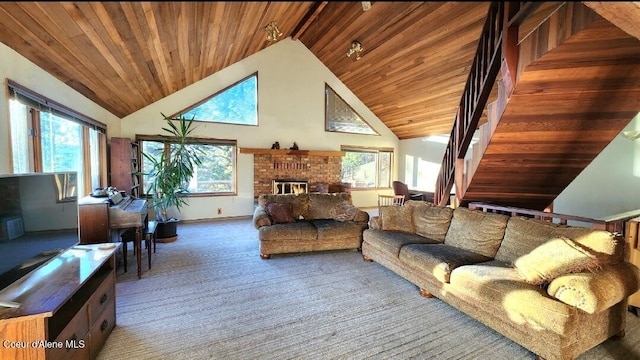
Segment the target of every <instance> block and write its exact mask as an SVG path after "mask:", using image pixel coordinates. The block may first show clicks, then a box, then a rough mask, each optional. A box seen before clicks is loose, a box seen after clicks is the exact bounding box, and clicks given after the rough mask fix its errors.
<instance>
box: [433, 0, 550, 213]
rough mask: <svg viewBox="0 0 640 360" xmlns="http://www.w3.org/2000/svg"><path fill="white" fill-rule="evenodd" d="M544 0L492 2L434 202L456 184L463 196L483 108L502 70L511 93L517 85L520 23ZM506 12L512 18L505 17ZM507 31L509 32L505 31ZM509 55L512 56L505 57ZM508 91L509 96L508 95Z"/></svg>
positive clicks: (441, 202)
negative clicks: (468, 159)
mask: <svg viewBox="0 0 640 360" xmlns="http://www.w3.org/2000/svg"><path fill="white" fill-rule="evenodd" d="M539 6H540V3H534V2H522V3H517V2H516V3H514V2H510V3H505V2H492V3H491V4H490V6H489V11H488V14H487V20H486V21H485V24H484V27H483V30H482V33H481V36H480V40H479V41H478V49H477V50H476V54H475V57H474V60H473V64H472V66H471V70H470V72H469V77H468V78H467V82H466V85H465V88H464V91H463V94H462V98H461V100H460V105H459V106H458V111H457V112H456V115H455V119H454V123H453V127H452V129H451V134H450V136H449V142H448V144H447V147H446V148H445V152H444V157H443V160H442V165H441V167H440V172H439V174H438V179H437V181H436V188H435V195H434V203H436V204H439V205H445V204H446V203H447V200H448V199H447V198H448V197H449V194H450V193H451V189H452V187H453V186H454V184H455V185H456V196H457V197H458V200H461V199H462V192H463V191H464V188H463V182H465V181H467V180H468V179H465V176H464V174H463V171H464V167H465V160H464V157H465V155H466V153H467V150H468V149H469V144H470V143H471V140H472V138H473V134H474V132H475V131H476V128H477V127H478V123H479V121H480V118H481V117H482V112H483V110H484V108H485V107H486V105H487V101H488V99H489V95H490V94H491V90H492V88H493V85H494V83H495V81H496V78H497V77H498V73H499V72H500V70H501V66H502V71H503V74H504V78H505V79H508V81H507V87H506V91H507V94H508V95H510V94H511V91H512V90H513V86H514V85H515V73H516V66H517V65H516V64H517V41H518V36H517V27H518V26H519V25H520V24H521V23H522V21H524V19H526V18H527V17H528V16H529V15H530V14H531V13H533V12H534V11H535V10H536V9H537V8H538V7H539ZM505 12H506V13H507V17H508V21H505ZM505 34H506V35H505ZM503 52H504V53H505V55H508V58H504V56H503ZM508 95H507V96H508Z"/></svg>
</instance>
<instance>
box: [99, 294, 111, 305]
mask: <svg viewBox="0 0 640 360" xmlns="http://www.w3.org/2000/svg"><path fill="white" fill-rule="evenodd" d="M108 298H109V297H108V296H107V294H102V296H100V305H102V304H104V303H105V301H107V299H108Z"/></svg>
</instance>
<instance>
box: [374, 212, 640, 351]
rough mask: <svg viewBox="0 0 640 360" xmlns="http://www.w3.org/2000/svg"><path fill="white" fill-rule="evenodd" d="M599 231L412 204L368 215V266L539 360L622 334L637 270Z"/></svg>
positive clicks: (621, 247) (615, 240)
mask: <svg viewBox="0 0 640 360" xmlns="http://www.w3.org/2000/svg"><path fill="white" fill-rule="evenodd" d="M625 248H626V247H625V243H624V240H623V239H622V238H620V237H618V236H616V234H612V233H610V232H607V231H602V230H592V229H588V228H582V227H572V226H566V225H559V224H554V223H550V222H546V221H541V220H535V219H531V218H526V217H519V216H514V217H510V216H507V215H502V214H497V213H489V212H483V211H480V210H470V209H468V208H464V207H459V208H456V209H455V210H454V209H451V208H449V207H440V206H435V205H433V204H430V203H424V202H414V201H409V202H407V203H406V204H405V206H388V207H383V208H381V210H380V214H379V216H376V217H372V218H371V221H370V228H369V229H367V230H365V231H364V233H363V244H362V254H363V256H364V259H365V260H367V261H375V262H377V263H378V264H380V265H382V266H384V267H386V268H388V269H390V270H392V271H394V272H395V273H397V274H398V275H400V276H401V277H403V278H405V279H406V280H408V281H410V282H412V283H413V284H415V285H417V287H418V288H419V289H420V293H421V294H422V295H423V296H425V297H432V296H435V297H437V298H439V299H441V300H442V301H445V302H447V303H448V304H450V305H452V306H454V307H455V308H457V309H459V310H461V311H463V312H465V313H466V314H468V315H469V316H471V317H473V318H475V319H477V320H478V321H480V322H482V323H484V324H485V325H487V326H489V327H491V328H493V329H494V330H496V331H497V332H499V333H501V334H502V335H504V336H506V337H508V338H510V339H512V340H513V341H515V342H517V343H519V344H521V345H522V346H523V347H525V348H527V349H529V350H530V351H532V352H533V353H535V354H536V355H537V356H538V357H541V358H544V359H574V358H575V357H576V356H578V355H580V354H581V353H583V352H585V351H587V350H588V349H590V348H592V347H594V346H596V345H598V344H600V343H601V342H603V341H605V340H607V339H608V338H610V337H613V336H623V335H624V332H625V325H626V312H627V298H628V296H629V295H631V294H633V293H634V292H636V291H637V290H638V288H639V283H640V273H639V270H638V268H637V267H636V266H634V265H632V264H630V263H628V262H626V261H624V252H625Z"/></svg>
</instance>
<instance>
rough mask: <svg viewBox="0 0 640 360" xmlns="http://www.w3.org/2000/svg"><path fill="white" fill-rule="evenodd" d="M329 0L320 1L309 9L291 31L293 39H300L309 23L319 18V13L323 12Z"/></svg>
mask: <svg viewBox="0 0 640 360" xmlns="http://www.w3.org/2000/svg"><path fill="white" fill-rule="evenodd" d="M327 3H328V1H318V2H316V3H315V4H313V7H311V9H309V12H308V13H307V14H306V15H305V16H304V18H302V20H301V21H300V22H299V23H298V25H296V27H295V29H293V32H292V33H291V39H293V40H294V41H295V40H298V39H299V38H300V36H302V34H304V32H305V31H306V30H307V28H308V27H309V25H311V23H312V22H313V21H314V20H315V19H317V18H318V15H320V13H321V12H322V10H323V9H324V8H325V6H327Z"/></svg>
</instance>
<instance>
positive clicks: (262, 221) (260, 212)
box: [253, 205, 271, 229]
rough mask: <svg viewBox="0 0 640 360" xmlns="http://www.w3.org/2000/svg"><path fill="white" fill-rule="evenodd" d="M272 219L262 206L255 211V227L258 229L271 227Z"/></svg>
mask: <svg viewBox="0 0 640 360" xmlns="http://www.w3.org/2000/svg"><path fill="white" fill-rule="evenodd" d="M270 225H271V218H270V217H269V214H267V212H266V210H265V209H263V208H262V207H261V206H260V205H258V206H256V209H255V210H254V211H253V226H254V227H255V228H256V229H259V228H261V227H263V226H270Z"/></svg>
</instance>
